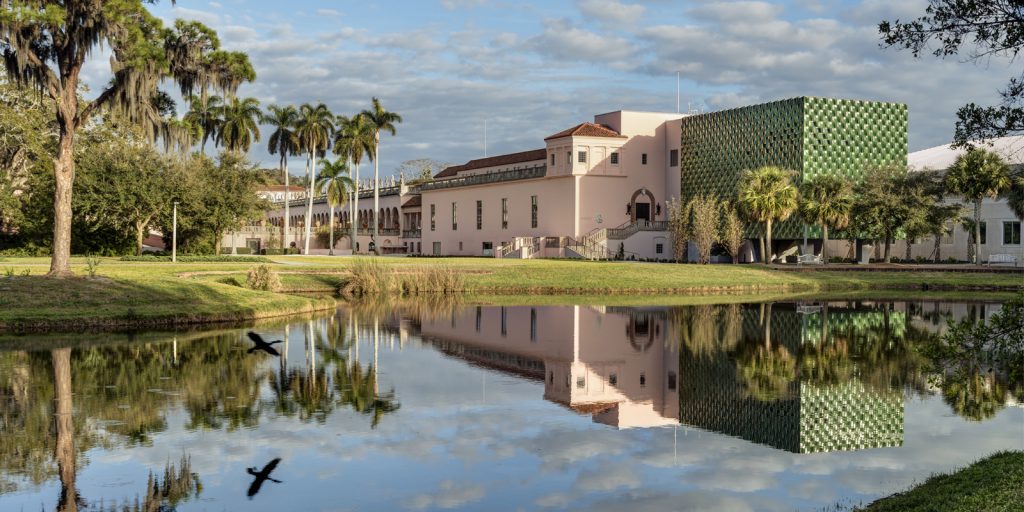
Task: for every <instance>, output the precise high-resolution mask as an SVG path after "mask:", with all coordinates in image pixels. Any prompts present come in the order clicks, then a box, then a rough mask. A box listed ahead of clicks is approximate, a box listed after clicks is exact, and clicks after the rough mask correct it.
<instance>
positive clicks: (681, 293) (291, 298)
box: [0, 257, 1024, 335]
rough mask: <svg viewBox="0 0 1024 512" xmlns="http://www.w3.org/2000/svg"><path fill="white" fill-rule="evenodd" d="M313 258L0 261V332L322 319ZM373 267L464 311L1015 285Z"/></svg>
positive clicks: (587, 268) (983, 290) (931, 275)
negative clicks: (61, 270)
mask: <svg viewBox="0 0 1024 512" xmlns="http://www.w3.org/2000/svg"><path fill="white" fill-rule="evenodd" d="M36 260H39V261H36ZM321 260H322V258H315V257H313V258H311V259H303V258H301V257H286V258H275V260H274V261H273V262H272V263H270V264H268V265H270V266H271V267H272V269H273V270H274V271H275V272H277V274H278V276H279V278H280V280H281V284H282V288H281V289H280V290H279V291H277V292H263V291H253V290H249V289H247V288H245V287H244V286H243V285H244V282H245V274H246V272H247V271H248V269H249V268H250V267H251V264H247V263H233V262H227V263H224V262H215V263H214V262H211V263H179V264H170V263H160V262H152V263H150V262H146V263H137V262H121V261H118V260H116V259H112V258H111V259H105V260H104V261H103V263H102V264H101V266H100V269H99V276H97V277H82V276H79V277H72V278H66V279H50V278H45V277H41V276H40V275H39V274H40V273H41V272H39V271H41V270H43V269H44V268H45V267H43V268H40V267H41V266H42V265H40V264H41V263H44V261H42V260H41V259H33V258H24V259H21V258H19V259H6V260H4V262H3V264H5V265H14V269H15V271H16V272H18V271H20V272H24V271H26V270H27V271H28V272H30V273H31V272H32V271H36V274H34V275H31V276H28V277H26V276H24V275H17V274H16V275H15V276H12V277H6V278H5V277H2V276H0V334H4V335H20V334H30V333H58V332H68V333H71V332H75V331H79V332H81V331H104V332H108V331H117V330H131V329H135V330H138V329H159V328H168V327H171V328H178V327H187V326H201V325H216V324H227V323H239V322H248V321H253V320H257V319H265V318H274V317H283V316H290V315H296V314H303V313H313V312H319V311H326V310H330V309H334V308H336V307H337V306H338V305H339V304H344V303H346V302H348V301H347V300H346V299H344V298H343V297H340V296H339V295H338V293H337V292H338V290H339V288H340V287H341V285H342V284H344V282H345V281H346V276H348V275H350V273H349V270H348V267H349V265H351V261H352V260H351V259H348V258H345V259H340V258H336V259H333V260H330V261H329V263H331V264H330V265H328V264H326V263H327V262H323V261H321ZM382 261H384V262H385V263H386V264H387V265H388V266H390V267H392V268H393V270H392V271H393V272H395V273H396V274H401V273H407V272H414V271H420V270H422V269H423V268H426V267H430V266H443V267H445V268H448V269H451V270H452V271H454V272H458V273H460V274H462V275H463V278H464V280H465V281H464V283H465V288H466V290H464V291H463V293H460V294H458V295H457V297H458V298H457V299H455V300H457V301H461V302H463V303H473V302H474V301H476V303H498V304H526V303H533V304H538V305H544V304H569V303H576V304H581V305H582V304H584V303H587V304H594V305H598V304H597V303H598V302H605V303H608V304H611V303H616V304H624V303H633V304H653V303H654V302H661V303H664V304H666V305H685V304H707V303H710V302H721V301H722V300H723V299H724V300H725V301H726V302H736V301H744V302H757V301H766V300H767V301H772V300H775V301H777V300H786V299H802V300H809V299H810V298H828V297H842V296H855V295H860V296H861V297H863V298H864V299H877V298H878V296H886V297H889V298H890V299H899V298H902V297H907V296H912V297H914V299H915V300H927V299H928V298H930V297H943V296H950V295H954V296H956V295H958V296H960V298H961V299H963V300H968V301H970V300H978V299H980V300H994V301H998V300H1006V299H1007V297H1009V296H1011V294H1015V293H1020V292H1021V291H1024V276H1022V274H1021V273H1019V272H1006V271H1002V272H980V273H979V272H974V273H964V272H941V271H938V272H937V271H931V272H892V271H887V270H881V269H880V271H879V272H865V271H857V272H847V271H843V270H838V269H837V270H831V269H814V270H810V271H807V270H803V271H799V272H791V271H787V270H775V269H772V268H770V267H760V266H752V265H742V266H735V267H734V266H731V265H712V266H698V265H686V264H680V265H670V264H665V265H657V266H652V265H643V264H635V263H612V262H608V263H605V262H580V261H566V260H517V261H502V260H493V259H483V258H480V259H468V258H450V259H447V260H444V259H431V260H417V259H404V258H403V259H399V258H394V259H382ZM76 263H77V264H76V265H75V268H76V270H79V271H80V272H81V271H82V270H84V261H82V262H76ZM300 263H301V265H300ZM651 270H658V272H651ZM662 270H664V271H662ZM302 294H307V295H316V296H303V295H302ZM425 295H426V296H427V297H430V296H435V297H436V296H437V295H435V294H429V293H428V294H425ZM986 297H989V298H990V299H986Z"/></svg>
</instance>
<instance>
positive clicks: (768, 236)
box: [764, 219, 775, 265]
mask: <svg viewBox="0 0 1024 512" xmlns="http://www.w3.org/2000/svg"><path fill="white" fill-rule="evenodd" d="M764 244H765V250H766V251H768V252H767V253H765V258H764V264H765V265H767V264H769V263H772V262H774V261H775V254H774V252H773V251H772V220H771V219H768V222H766V223H765V230H764Z"/></svg>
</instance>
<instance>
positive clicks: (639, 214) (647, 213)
mask: <svg viewBox="0 0 1024 512" xmlns="http://www.w3.org/2000/svg"><path fill="white" fill-rule="evenodd" d="M655 204H656V203H655V202H654V194H653V193H651V191H650V190H647V189H646V188H642V189H640V190H637V191H636V192H633V197H631V198H630V199H629V212H630V216H629V221H630V222H632V223H634V224H636V223H637V222H645V223H647V222H651V221H653V220H654V216H655V215H656V213H657V212H656V211H655V208H656V206H655Z"/></svg>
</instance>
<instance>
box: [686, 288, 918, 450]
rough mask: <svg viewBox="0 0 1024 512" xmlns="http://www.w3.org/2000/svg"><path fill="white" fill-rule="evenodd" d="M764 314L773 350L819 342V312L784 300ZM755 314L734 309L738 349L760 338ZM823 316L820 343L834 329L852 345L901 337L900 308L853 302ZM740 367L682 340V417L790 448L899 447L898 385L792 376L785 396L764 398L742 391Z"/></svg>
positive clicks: (725, 355)
mask: <svg viewBox="0 0 1024 512" xmlns="http://www.w3.org/2000/svg"><path fill="white" fill-rule="evenodd" d="M768 311H770V315H771V320H770V321H771V345H772V346H773V347H777V348H778V349H784V350H785V351H788V352H789V353H791V354H793V355H794V356H796V355H797V354H803V353H804V352H806V351H808V350H812V349H814V346H815V345H818V344H820V343H821V326H822V324H821V314H820V313H814V314H800V313H798V312H797V310H796V309H795V307H794V306H793V305H783V304H776V305H775V306H774V307H772V308H771V309H770V310H767V311H763V312H764V313H768ZM761 313H762V311H761V310H759V309H758V308H757V307H750V306H748V307H744V308H742V309H741V310H740V311H739V313H738V314H740V315H742V325H743V328H742V334H741V336H742V337H743V339H742V340H741V341H740V346H739V348H738V349H737V352H738V353H742V352H743V351H744V350H751V348H752V347H755V348H756V347H759V346H761V345H764V344H765V343H766V342H765V340H764V338H763V336H764V326H763V325H762V324H761V319H760V318H761ZM828 314H829V329H828V330H829V333H830V336H829V340H826V341H825V343H833V341H832V340H831V338H832V336H836V335H839V333H843V335H842V337H844V338H848V339H849V340H850V343H854V344H857V345H862V344H865V343H868V344H870V343H872V342H883V344H884V343H887V342H888V341H891V340H897V339H902V329H901V328H900V326H902V325H903V323H904V316H903V315H902V314H900V313H896V312H891V311H881V310H878V309H875V308H870V307H868V308H862V307H860V306H853V307H849V308H839V307H832V308H830V309H829V313H828ZM880 326H885V328H879V327H880ZM894 331H895V332H897V333H898V334H896V335H894V334H893V333H894ZM801 357H803V355H801ZM741 364H742V363H741V362H740V361H739V360H738V359H737V354H735V353H729V352H726V351H719V352H716V353H712V354H707V353H705V354H695V353H693V352H691V351H690V350H688V348H687V347H686V346H685V345H684V346H683V347H682V350H681V351H680V361H679V366H680V367H679V375H680V386H679V401H680V404H679V411H680V421H681V422H682V423H684V424H687V425H691V426H694V427H698V428H702V429H706V430H710V431H715V432H720V433H722V434H726V435H731V436H735V437H739V438H742V439H746V440H748V441H751V442H755V443H759V444H765V445H768V446H772V447H775V448H778V449H781V450H786V451H790V452H794V453H817V452H827V451H845V450H860V449H868V448H882V447H891V446H900V445H902V444H903V395H902V392H901V390H899V389H877V387H876V386H870V385H865V382H862V380H861V379H860V378H858V377H851V378H848V379H846V380H844V381H839V382H834V381H833V382H821V381H814V380H812V379H811V378H810V377H808V376H807V375H800V374H799V373H797V374H795V375H796V377H795V379H794V380H791V381H789V382H788V385H787V386H786V393H785V395H784V396H783V397H781V398H779V399H775V400H765V399H759V398H758V397H755V396H751V393H749V390H748V389H746V388H745V386H744V383H743V382H742V381H741V379H740V378H739V377H738V374H737V370H738V368H739V366H740V365H741Z"/></svg>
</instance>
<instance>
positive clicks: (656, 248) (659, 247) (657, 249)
mask: <svg viewBox="0 0 1024 512" xmlns="http://www.w3.org/2000/svg"><path fill="white" fill-rule="evenodd" d="M664 251H665V244H654V252H655V253H657V254H661V253H662V252H664Z"/></svg>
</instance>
